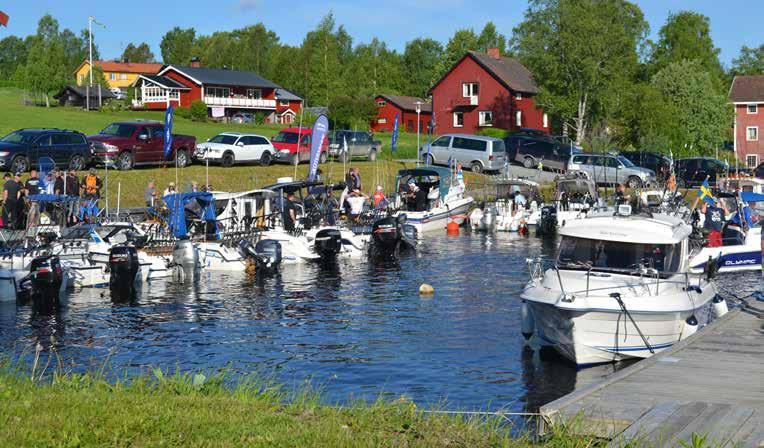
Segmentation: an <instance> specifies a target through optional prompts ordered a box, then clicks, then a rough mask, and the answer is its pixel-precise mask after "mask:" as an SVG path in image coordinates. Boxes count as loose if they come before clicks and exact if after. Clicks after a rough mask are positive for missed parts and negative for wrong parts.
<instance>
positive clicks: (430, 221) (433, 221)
mask: <svg viewBox="0 0 764 448" xmlns="http://www.w3.org/2000/svg"><path fill="white" fill-rule="evenodd" d="M473 202H474V200H473V199H472V198H471V197H469V198H463V199H457V200H455V201H453V202H451V203H449V204H448V206H441V207H436V208H434V209H432V210H429V211H426V212H408V211H400V212H398V213H396V214H395V216H398V215H400V214H405V215H406V224H411V225H412V226H414V227H415V228H416V230H417V234H418V235H421V234H422V232H430V231H434V230H443V229H445V228H446V224H448V222H449V221H450V220H454V221H455V222H456V223H457V224H459V225H461V224H462V223H463V222H464V219H465V218H466V216H467V210H469V208H470V206H471V205H472V203H473Z"/></svg>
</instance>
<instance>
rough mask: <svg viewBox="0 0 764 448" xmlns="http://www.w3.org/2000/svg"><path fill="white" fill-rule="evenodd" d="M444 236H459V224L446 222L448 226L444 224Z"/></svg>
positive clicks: (452, 221) (451, 221)
mask: <svg viewBox="0 0 764 448" xmlns="http://www.w3.org/2000/svg"><path fill="white" fill-rule="evenodd" d="M446 234H448V235H458V234H459V223H457V222H456V221H454V220H453V219H452V220H450V221H448V224H446Z"/></svg>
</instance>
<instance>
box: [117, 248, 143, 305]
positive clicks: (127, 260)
mask: <svg viewBox="0 0 764 448" xmlns="http://www.w3.org/2000/svg"><path fill="white" fill-rule="evenodd" d="M109 272H110V275H109V287H110V288H111V294H112V298H115V299H124V298H128V297H130V296H131V295H132V294H133V293H135V290H136V289H137V287H138V286H139V285H140V283H141V278H142V277H141V264H140V261H139V260H138V250H137V249H136V248H135V247H134V246H129V245H126V246H114V247H112V248H111V251H110V253H109Z"/></svg>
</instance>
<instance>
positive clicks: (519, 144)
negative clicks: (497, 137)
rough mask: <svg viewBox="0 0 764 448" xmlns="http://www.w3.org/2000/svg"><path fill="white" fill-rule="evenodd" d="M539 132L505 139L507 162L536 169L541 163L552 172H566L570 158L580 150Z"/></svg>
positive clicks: (519, 134)
mask: <svg viewBox="0 0 764 448" xmlns="http://www.w3.org/2000/svg"><path fill="white" fill-rule="evenodd" d="M539 132H540V131H537V132H534V133H531V132H528V131H522V132H518V133H516V134H512V135H510V136H509V137H506V138H505V139H504V146H505V147H506V148H507V157H508V158H509V160H510V161H514V162H517V163H521V164H522V165H523V166H524V167H526V168H536V167H537V166H538V165H539V163H541V164H543V166H545V167H547V168H550V169H553V170H560V171H564V170H566V169H567V166H568V161H569V160H570V156H572V155H574V154H578V153H580V152H581V150H580V149H578V148H576V147H575V146H573V145H571V144H568V143H563V142H561V141H560V140H558V139H556V138H554V137H551V136H549V135H546V134H544V133H539Z"/></svg>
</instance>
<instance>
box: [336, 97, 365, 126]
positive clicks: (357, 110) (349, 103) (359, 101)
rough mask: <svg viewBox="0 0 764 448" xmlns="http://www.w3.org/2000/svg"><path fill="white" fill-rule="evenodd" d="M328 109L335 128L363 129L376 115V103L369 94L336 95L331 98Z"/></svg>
mask: <svg viewBox="0 0 764 448" xmlns="http://www.w3.org/2000/svg"><path fill="white" fill-rule="evenodd" d="M329 111H330V115H331V117H332V120H333V121H334V127H335V128H337V129H339V128H349V129H363V130H365V129H368V128H369V122H371V120H373V119H374V118H375V117H376V116H377V105H376V104H375V103H374V98H373V97H370V96H348V95H338V96H335V97H334V98H332V102H331V104H330V105H329Z"/></svg>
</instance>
